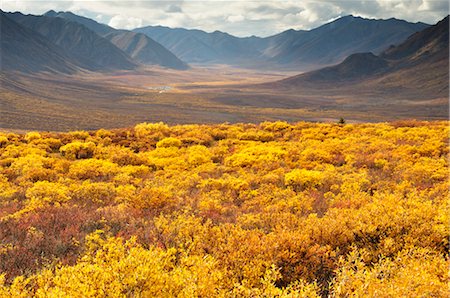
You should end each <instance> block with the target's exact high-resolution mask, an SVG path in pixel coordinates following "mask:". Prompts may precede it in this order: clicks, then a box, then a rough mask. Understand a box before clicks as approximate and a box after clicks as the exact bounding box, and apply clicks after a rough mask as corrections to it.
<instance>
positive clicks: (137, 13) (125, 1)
mask: <svg viewBox="0 0 450 298" xmlns="http://www.w3.org/2000/svg"><path fill="white" fill-rule="evenodd" d="M0 7H1V9H2V10H4V11H20V12H22V13H27V14H28V13H30V14H42V13H44V12H46V11H48V10H50V9H53V10H56V11H72V12H74V13H77V14H79V15H83V16H87V17H90V18H93V19H95V20H97V21H98V22H101V23H105V24H109V25H110V26H112V27H115V28H121V29H133V28H136V27H142V26H147V25H163V26H169V27H184V28H196V29H202V30H205V31H208V32H211V31H215V30H220V31H224V32H228V33H230V34H233V35H237V36H250V35H256V36H268V35H272V34H275V33H279V32H281V31H284V30H287V29H290V28H293V29H297V30H298V29H311V28H315V27H317V26H320V25H322V24H324V23H327V22H329V21H331V20H334V19H336V18H338V17H340V16H344V15H348V14H353V15H355V16H361V17H366V18H377V19H379V18H381V19H388V18H391V17H395V18H399V19H404V20H408V21H412V22H417V21H422V22H426V23H430V24H434V23H436V22H437V21H439V20H440V19H442V18H444V17H445V16H446V15H447V14H448V13H449V2H448V0H444V1H441V0H350V1H349V0H316V1H301V0H297V1H282V0H277V1H246V0H240V1H218V0H209V1H192V0H186V1H182V0H180V1H153V0H141V1H131V0H122V1H88V0H73V1H48V0H45V1H43V0H33V1H29V0H28V1H20V0H15V1H13V0H0Z"/></svg>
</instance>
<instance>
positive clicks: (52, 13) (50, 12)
mask: <svg viewBox="0 0 450 298" xmlns="http://www.w3.org/2000/svg"><path fill="white" fill-rule="evenodd" d="M57 14H58V13H57V12H56V11H54V10H53V9H52V10H49V11H47V12H46V13H44V14H43V15H44V16H46V17H56V15H57Z"/></svg>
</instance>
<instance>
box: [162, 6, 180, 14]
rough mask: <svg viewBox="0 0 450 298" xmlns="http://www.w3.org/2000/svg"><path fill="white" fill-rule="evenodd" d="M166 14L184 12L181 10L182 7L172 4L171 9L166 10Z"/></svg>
mask: <svg viewBox="0 0 450 298" xmlns="http://www.w3.org/2000/svg"><path fill="white" fill-rule="evenodd" d="M165 12H168V13H174V12H183V10H182V9H181V6H179V5H176V4H170V5H169V7H167V9H166V10H165Z"/></svg>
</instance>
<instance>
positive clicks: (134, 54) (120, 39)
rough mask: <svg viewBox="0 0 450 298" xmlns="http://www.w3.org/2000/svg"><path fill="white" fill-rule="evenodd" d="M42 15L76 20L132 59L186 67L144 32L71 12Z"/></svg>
mask: <svg viewBox="0 0 450 298" xmlns="http://www.w3.org/2000/svg"><path fill="white" fill-rule="evenodd" d="M44 16H49V17H57V18H62V19H67V20H70V21H73V22H77V23H79V24H81V25H83V26H85V27H87V28H89V29H90V30H92V31H94V32H95V33H97V34H98V35H100V36H102V37H104V38H106V39H107V40H109V41H110V42H111V43H113V44H114V45H115V46H117V47H118V48H119V49H121V50H122V51H124V52H125V53H127V54H128V55H129V56H130V57H131V58H133V60H134V61H137V62H139V63H142V64H146V65H160V66H163V67H168V68H173V69H187V68H188V65H187V64H186V63H184V62H183V61H181V60H180V59H178V57H176V56H175V55H174V54H173V53H172V52H170V51H169V50H167V49H166V48H165V47H163V46H162V45H161V44H159V43H157V42H156V41H154V40H153V39H151V38H150V37H148V36H147V35H145V34H140V33H134V32H131V31H127V30H116V29H114V28H112V27H110V26H107V25H105V24H100V23H98V22H96V21H94V20H92V19H89V18H86V17H82V16H79V15H76V14H74V13H71V12H62V11H60V12H55V11H48V12H47V13H45V14H44Z"/></svg>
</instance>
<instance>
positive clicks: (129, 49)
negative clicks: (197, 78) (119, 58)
mask: <svg viewBox="0 0 450 298" xmlns="http://www.w3.org/2000/svg"><path fill="white" fill-rule="evenodd" d="M105 38H106V39H108V40H110V41H111V42H112V43H113V44H115V45H116V46H117V47H118V48H119V49H122V50H123V51H124V52H125V53H127V54H128V55H130V57H131V58H133V59H134V60H136V61H139V62H141V63H143V64H150V65H151V64H157V65H161V66H164V67H168V68H173V69H187V68H188V65H187V64H186V63H184V62H183V61H181V60H180V59H178V58H177V56H175V55H174V54H173V53H172V52H170V51H169V50H167V49H166V48H165V47H163V46H162V45H161V44H159V43H157V42H156V41H154V40H153V39H151V38H149V37H148V36H146V35H144V34H142V33H135V32H130V31H125V30H118V31H115V32H112V33H109V34H108V35H106V36H105Z"/></svg>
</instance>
